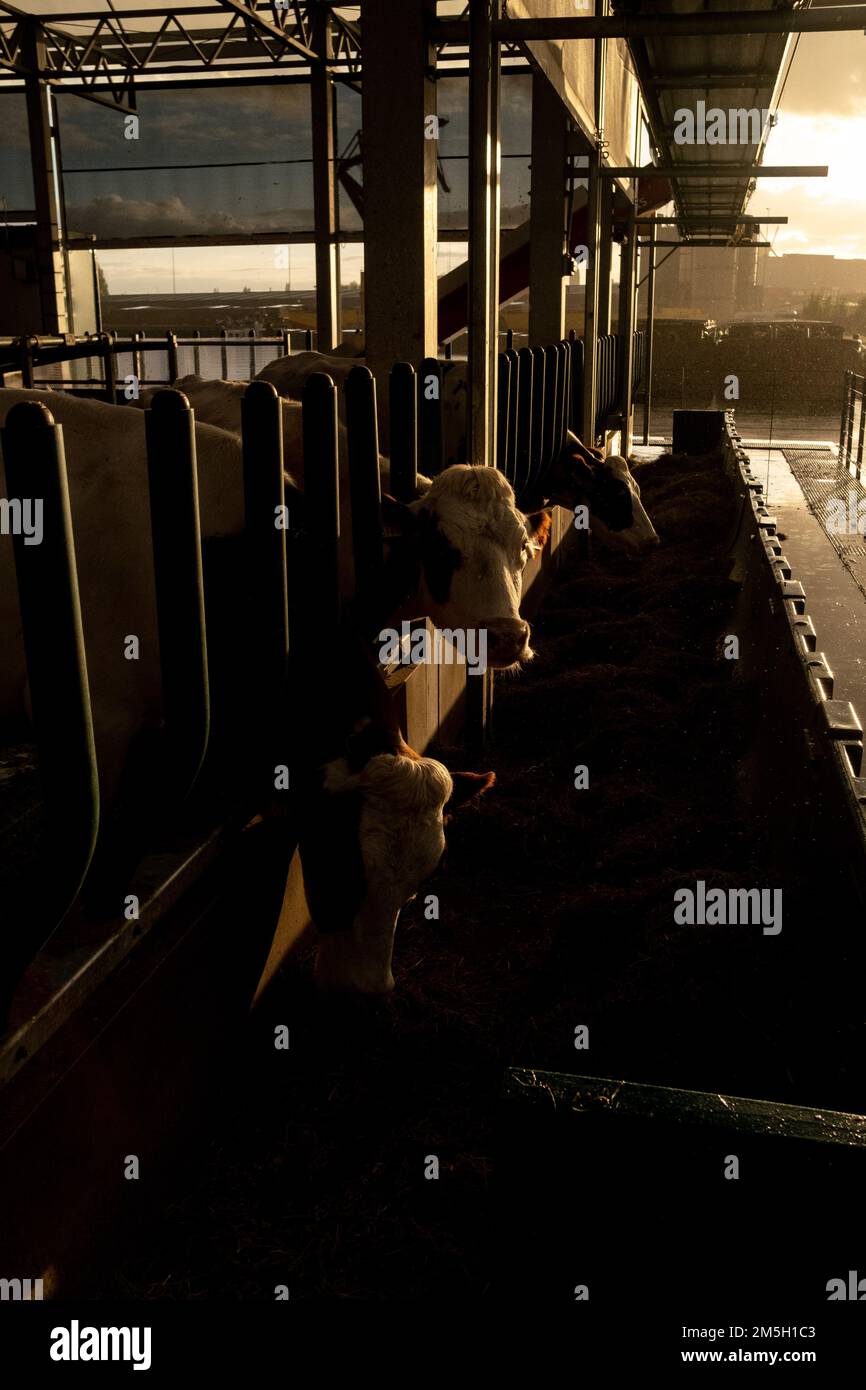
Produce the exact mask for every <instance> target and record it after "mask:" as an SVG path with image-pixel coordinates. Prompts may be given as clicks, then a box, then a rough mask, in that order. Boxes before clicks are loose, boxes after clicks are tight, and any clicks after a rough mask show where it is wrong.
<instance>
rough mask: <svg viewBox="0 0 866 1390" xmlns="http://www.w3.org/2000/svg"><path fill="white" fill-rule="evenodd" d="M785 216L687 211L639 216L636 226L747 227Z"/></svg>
mask: <svg viewBox="0 0 866 1390" xmlns="http://www.w3.org/2000/svg"><path fill="white" fill-rule="evenodd" d="M787 221H788V219H787V217H747V216H746V214H745V213H744V212H741V213H737V212H727V213H725V212H712V213H702V212H687V213H685V215H684V216H682V217H639V218H638V226H639V227H647V226H649V224H650V223H651V222H652V223H654V224H655V226H656V227H680V226H687V225H691V226H694V227H713V226H723V225H724V226H729V225H730V224H732V223H735V224H736V226H738V227H742V226H743V225H744V224H745V225H746V226H749V227H757V226H762V225H763V224H764V223H769V222H773V223H777V222H778V223H780V224H781V223H786V222H787Z"/></svg>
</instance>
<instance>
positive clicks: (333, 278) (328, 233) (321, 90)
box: [310, 9, 342, 352]
mask: <svg viewBox="0 0 866 1390" xmlns="http://www.w3.org/2000/svg"><path fill="white" fill-rule="evenodd" d="M313 46H314V48H315V50H316V52H317V53H319V54H321V55H322V57H323V58H330V57H331V56H332V47H333V46H332V42H331V30H330V22H329V14H328V11H327V10H321V9H317V10H316V11H315V13H314V16H313ZM310 112H311V116H312V128H313V219H314V224H315V236H316V345H317V347H318V349H319V351H320V352H328V351H329V350H330V349H331V348H335V347H339V345H340V343H341V341H342V332H341V327H342V324H341V315H340V269H339V259H338V257H339V252H338V247H337V244H336V241H335V239H334V238H335V234H336V231H337V188H336V175H335V164H334V159H335V155H336V150H335V146H334V127H335V124H336V122H335V113H334V83H333V81H332V80H331V78H330V76H329V75H328V69H327V68H326V67H325V65H324V63H318V64H315V65H314V66H313V68H312V70H311V77H310Z"/></svg>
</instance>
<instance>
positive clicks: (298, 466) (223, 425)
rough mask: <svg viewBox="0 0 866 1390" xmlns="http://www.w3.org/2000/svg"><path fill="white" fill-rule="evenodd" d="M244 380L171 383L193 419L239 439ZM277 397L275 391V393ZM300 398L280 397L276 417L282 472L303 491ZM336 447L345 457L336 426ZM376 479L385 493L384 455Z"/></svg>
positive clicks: (143, 405)
mask: <svg viewBox="0 0 866 1390" xmlns="http://www.w3.org/2000/svg"><path fill="white" fill-rule="evenodd" d="M249 384H250V383H249V382H248V381H223V380H222V379H215V380H206V379H205V378H204V377H201V376H196V375H195V374H191V375H189V376H181V377H178V378H177V380H176V381H175V382H173V383H172V386H173V388H174V390H176V391H182V392H183V393H184V395H185V396H186V398H187V400H188V401H189V403H190V405H191V406H192V408H193V410H194V411H195V418H196V420H199V421H201V422H203V423H204V424H208V425H216V426H217V428H218V429H222V430H227V431H228V432H229V433H230V434H234V435H236V436H237V437H238V438H240V435H241V401H242V400H243V398H244V393H245V392H246V389H247V387H248V386H249ZM162 389H163V388H162V387H158V386H153V387H148V388H147V389H146V390H144V391H142V392H140V393H139V396H138V399H137V400H135V401H130V405H135V406H138V407H139V408H140V409H142V410H145V409H147V408H148V407H149V406H150V404H151V402H152V401H153V398H154V396H155V395H156V393H157V391H160V390H162ZM277 394H278V395H279V392H278V393H277ZM301 399H302V396H301V395H299V396H298V398H297V400H295V399H292V398H289V397H282V398H281V401H280V414H281V416H282V423H283V458H284V461H285V465H286V471H287V473H288V474H289V476H290V477H291V479H292V482H293V484H294V485H295V486H296V487H297V488H298V490H299V491H300V492H303V490H304V444H303V439H304V436H303V424H302V413H301ZM337 438H338V447H339V450H340V454H341V456H342V457H344V458H347V457H348V449H347V442H346V429H345V426H344V425H342V424H340V425H338V435H337ZM379 476H380V479H381V483H382V488H383V490H385V491H387V489H388V487H389V485H390V468H389V463H388V459H387V458H386V457H385V455H384V454H380V455H379ZM428 482H429V479H426V478H423V477H422V478H421V479H420V480H419V484H420V486H422V487H423V486H425V485H426V484H427V483H428Z"/></svg>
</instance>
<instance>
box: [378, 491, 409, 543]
mask: <svg viewBox="0 0 866 1390" xmlns="http://www.w3.org/2000/svg"><path fill="white" fill-rule="evenodd" d="M380 515H381V517H382V534H383V536H414V535H415V534H416V532H417V530H418V518H417V517H416V515H415V513H414V512H413V511H412V509H411V507H408V506H407V505H406V503H405V502H398V501H397V498H396V497H392V496H391V494H390V493H389V492H383V493H382V504H381V510H380Z"/></svg>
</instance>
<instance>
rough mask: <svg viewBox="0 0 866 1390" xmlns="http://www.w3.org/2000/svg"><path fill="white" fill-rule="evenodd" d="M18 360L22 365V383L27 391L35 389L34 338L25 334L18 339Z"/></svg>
mask: <svg viewBox="0 0 866 1390" xmlns="http://www.w3.org/2000/svg"><path fill="white" fill-rule="evenodd" d="M18 361H19V363H20V366H21V385H22V386H23V387H24V390H25V391H32V390H33V339H32V338H30V337H28V336H27V334H23V335H22V336H21V337H20V338H19V339H18Z"/></svg>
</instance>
